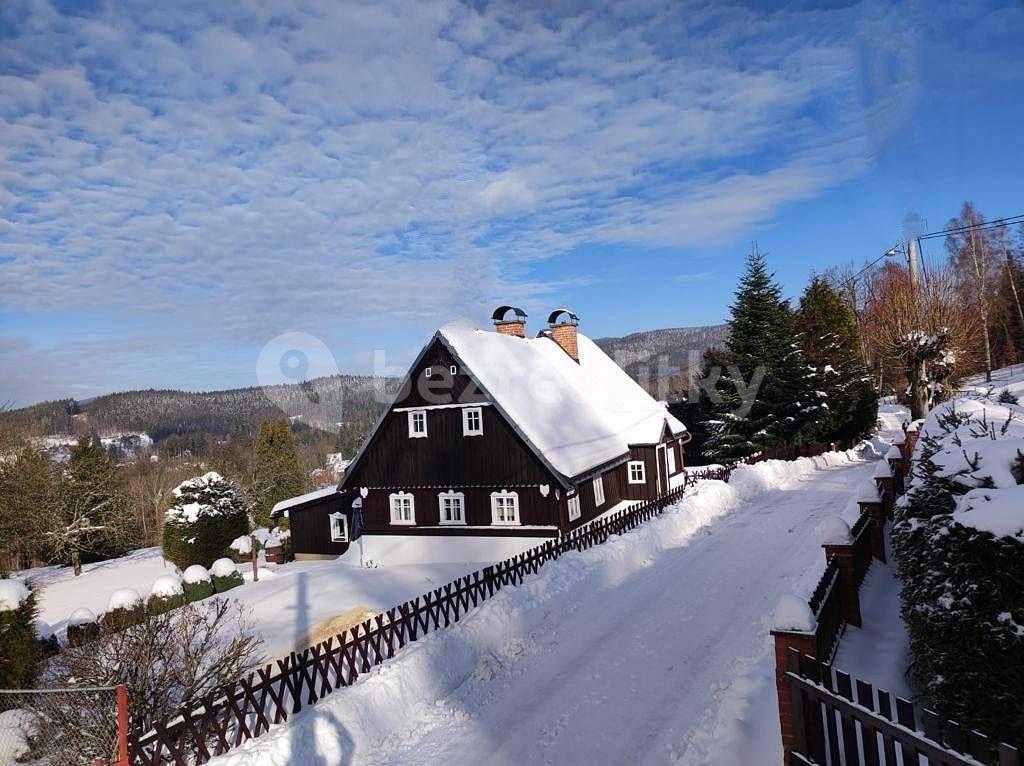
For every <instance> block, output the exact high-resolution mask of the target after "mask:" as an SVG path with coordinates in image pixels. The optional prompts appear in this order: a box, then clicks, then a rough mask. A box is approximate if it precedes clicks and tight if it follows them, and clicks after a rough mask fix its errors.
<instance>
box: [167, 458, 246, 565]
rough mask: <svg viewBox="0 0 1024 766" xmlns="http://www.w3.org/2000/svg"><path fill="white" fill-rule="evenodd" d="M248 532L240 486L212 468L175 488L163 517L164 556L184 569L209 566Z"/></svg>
mask: <svg viewBox="0 0 1024 766" xmlns="http://www.w3.org/2000/svg"><path fill="white" fill-rule="evenodd" d="M248 531H249V514H248V512H247V509H246V505H245V501H244V499H243V498H242V493H241V491H240V490H239V488H238V485H237V484H235V483H234V482H233V481H228V480H227V479H225V478H224V477H222V476H221V475H220V474H218V473H214V472H213V471H210V472H209V473H206V474H204V475H203V476H198V477H196V478H194V479H189V480H188V481H184V482H182V483H181V484H179V485H178V486H177V487H176V488H175V489H174V502H173V503H172V504H171V507H170V508H168V509H167V513H166V514H165V516H164V544H163V550H164V558H165V559H167V560H168V561H173V562H174V563H175V564H177V565H178V566H179V567H181V568H182V569H185V568H187V567H190V566H192V565H194V564H200V565H201V566H204V567H209V566H211V565H212V564H213V562H214V561H216V560H217V559H219V558H221V557H223V556H225V555H226V554H227V552H228V546H230V545H231V542H232V541H233V540H234V539H235V538H236V537H240V536H241V535H244V534H245V533H246V532H248Z"/></svg>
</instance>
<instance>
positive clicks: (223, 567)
mask: <svg viewBox="0 0 1024 766" xmlns="http://www.w3.org/2000/svg"><path fill="white" fill-rule="evenodd" d="M237 571H238V567H236V566H235V562H234V561H232V560H231V559H217V560H216V561H214V562H213V566H212V567H211V568H210V573H211V574H212V575H213V576H214V577H230V576H231V575H233V574H235V573H236V572H237Z"/></svg>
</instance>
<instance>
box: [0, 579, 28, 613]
mask: <svg viewBox="0 0 1024 766" xmlns="http://www.w3.org/2000/svg"><path fill="white" fill-rule="evenodd" d="M30 595H31V592H30V591H29V589H28V588H26V587H25V585H24V583H22V582H21V581H20V580H0V612H11V611H14V610H15V609H17V608H18V607H20V606H21V605H22V603H23V602H24V601H25V599H27V598H28V597H29V596H30Z"/></svg>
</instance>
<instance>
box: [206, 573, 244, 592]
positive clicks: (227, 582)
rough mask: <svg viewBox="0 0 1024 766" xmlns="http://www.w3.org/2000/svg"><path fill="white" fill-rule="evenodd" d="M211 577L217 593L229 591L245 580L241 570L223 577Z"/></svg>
mask: <svg viewBox="0 0 1024 766" xmlns="http://www.w3.org/2000/svg"><path fill="white" fill-rule="evenodd" d="M211 579H212V580H213V589H214V590H215V591H216V592H217V593H224V592H225V591H229V590H231V589H232V588H237V587H238V586H239V585H241V584H242V583H243V582H245V581H244V580H243V579H242V573H241V572H235V573H233V574H230V575H227V576H224V577H221V576H219V575H213V576H212V577H211Z"/></svg>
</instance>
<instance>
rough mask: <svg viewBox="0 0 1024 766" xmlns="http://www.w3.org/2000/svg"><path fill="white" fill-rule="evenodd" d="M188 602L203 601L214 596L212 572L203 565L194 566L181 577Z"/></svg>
mask: <svg viewBox="0 0 1024 766" xmlns="http://www.w3.org/2000/svg"><path fill="white" fill-rule="evenodd" d="M181 579H182V587H183V588H184V589H185V600H186V601H202V600H203V599H204V598H209V597H210V596H212V595H213V594H214V589H213V580H211V579H210V572H209V571H208V570H207V569H206V567H204V566H203V565H202V564H193V565H192V566H190V567H189V568H188V569H186V570H185V573H184V574H183V575H182V576H181Z"/></svg>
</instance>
